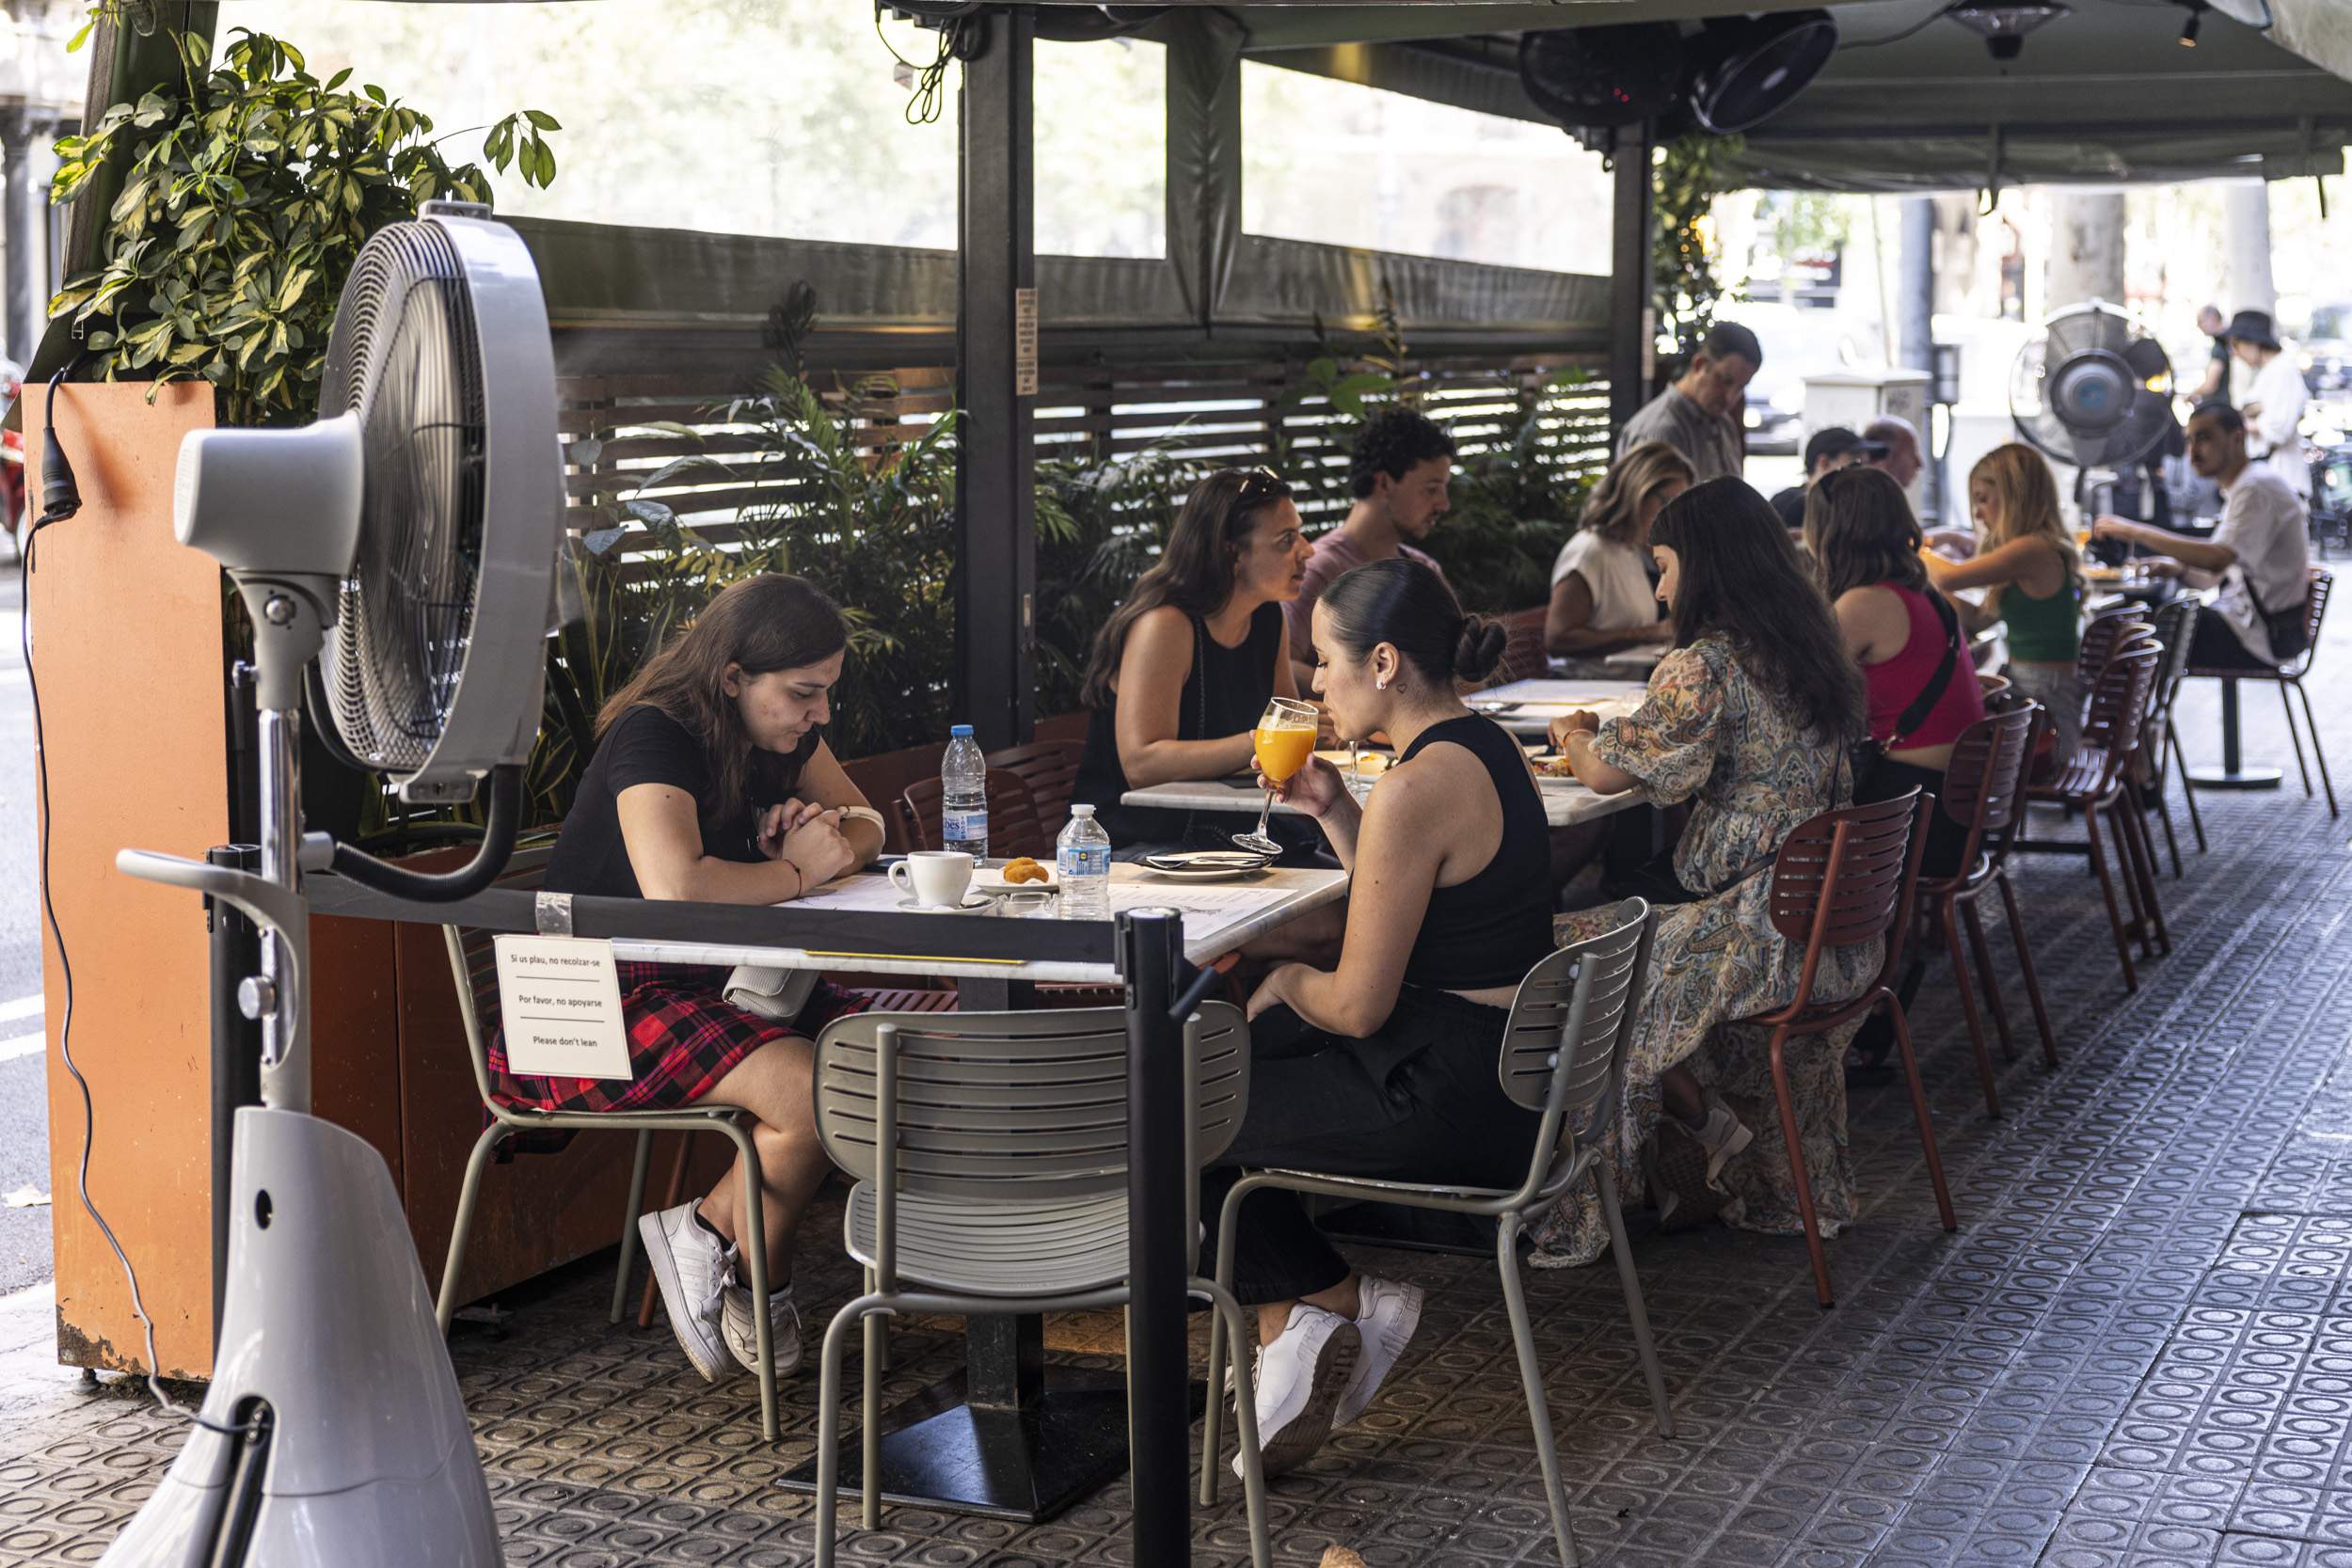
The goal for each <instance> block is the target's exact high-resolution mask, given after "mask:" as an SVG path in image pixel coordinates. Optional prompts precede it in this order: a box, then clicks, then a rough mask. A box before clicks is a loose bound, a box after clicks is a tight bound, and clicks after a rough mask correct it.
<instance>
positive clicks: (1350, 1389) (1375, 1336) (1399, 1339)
mask: <svg viewBox="0 0 2352 1568" xmlns="http://www.w3.org/2000/svg"><path fill="white" fill-rule="evenodd" d="M1357 1290H1358V1292H1359V1295H1360V1296H1361V1298H1362V1299H1361V1301H1360V1302H1359V1306H1360V1307H1362V1308H1363V1310H1362V1311H1360V1312H1359V1313H1358V1314H1357V1317H1356V1333H1357V1335H1358V1336H1359V1338H1361V1340H1362V1341H1363V1349H1362V1352H1361V1354H1359V1355H1358V1356H1357V1358H1356V1370H1354V1371H1352V1372H1350V1373H1349V1374H1348V1377H1347V1383H1346V1386H1343V1388H1341V1390H1340V1402H1339V1407H1338V1408H1337V1409H1336V1410H1334V1411H1332V1413H1331V1424H1332V1425H1333V1426H1335V1427H1343V1426H1347V1425H1350V1424H1352V1423H1353V1422H1354V1421H1355V1419H1356V1418H1358V1417H1359V1416H1361V1415H1362V1414H1363V1413H1364V1412H1365V1411H1366V1410H1368V1409H1370V1408H1371V1407H1372V1402H1373V1397H1374V1396H1375V1395H1376V1394H1378V1393H1379V1392H1380V1385H1381V1384H1382V1383H1383V1382H1385V1381H1386V1380H1387V1378H1388V1375H1389V1372H1390V1370H1391V1369H1393V1368H1394V1367H1395V1366H1396V1358H1397V1357H1398V1356H1400V1355H1402V1354H1405V1346H1406V1342H1407V1341H1409V1340H1410V1339H1411V1338H1412V1337H1413V1330H1415V1329H1416V1328H1419V1327H1420V1326H1421V1303H1422V1290H1421V1287H1420V1286H1418V1285H1406V1284H1403V1283H1401V1282H1399V1281H1397V1280H1393V1279H1373V1278H1371V1277H1369V1276H1367V1277H1365V1278H1364V1279H1362V1280H1360V1281H1359V1283H1358V1286H1357Z"/></svg>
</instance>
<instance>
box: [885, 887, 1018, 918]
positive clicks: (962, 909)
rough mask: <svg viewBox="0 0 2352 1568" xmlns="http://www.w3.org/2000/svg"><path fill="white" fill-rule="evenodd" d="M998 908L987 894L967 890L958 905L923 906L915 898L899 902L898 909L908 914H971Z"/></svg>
mask: <svg viewBox="0 0 2352 1568" xmlns="http://www.w3.org/2000/svg"><path fill="white" fill-rule="evenodd" d="M995 907H996V900H995V899H993V898H991V897H990V896H989V895H987V894H985V893H978V892H975V891H972V890H969V889H967V890H965V893H964V895H963V902H962V903H961V904H960V905H957V904H922V903H917V902H916V901H915V900H914V898H913V897H906V898H901V899H899V900H898V908H899V909H901V910H903V911H906V912H907V913H908V914H971V913H975V912H977V913H983V914H984V913H986V912H987V911H991V910H993V909H994V908H995Z"/></svg>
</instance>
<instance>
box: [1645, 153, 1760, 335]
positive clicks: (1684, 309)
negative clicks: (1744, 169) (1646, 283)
mask: <svg viewBox="0 0 2352 1568" xmlns="http://www.w3.org/2000/svg"><path fill="white" fill-rule="evenodd" d="M1743 145H1744V144H1743V143H1742V142H1741V140H1740V137H1738V136H1717V135H1709V134H1708V133H1707V132H1704V131H1692V132H1691V133H1689V134H1688V135H1683V136H1681V137H1679V138H1677V140H1675V141H1673V142H1670V143H1669V144H1667V145H1666V146H1665V147H1663V148H1661V149H1660V150H1659V153H1658V156H1657V158H1656V160H1655V161H1654V162H1653V163H1652V164H1651V166H1650V177H1651V190H1652V195H1653V198H1654V199H1655V202H1656V205H1657V219H1656V231H1655V233H1654V234H1653V236H1652V238H1651V241H1650V303H1651V307H1652V309H1654V310H1655V311H1656V314H1657V322H1658V350H1659V352H1660V353H1661V354H1666V355H1671V356H1677V357H1680V358H1687V357H1688V356H1690V355H1692V354H1693V353H1695V352H1696V351H1697V349H1698V346H1699V341H1700V340H1701V339H1703V338H1705V337H1706V336H1707V333H1708V328H1710V327H1712V326H1713V325H1715V309H1716V307H1717V306H1718V305H1720V304H1721V303H1722V302H1723V296H1724V285H1723V282H1722V280H1721V279H1720V278H1718V277H1716V276H1715V259H1714V256H1713V254H1712V245H1713V240H1714V217H1713V214H1714V207H1715V198H1717V197H1718V196H1721V195H1722V194H1723V193H1724V192H1725V191H1729V190H1737V189H1738V188H1739V186H1740V177H1739V176H1738V175H1736V174H1734V173H1733V172H1732V170H1731V160H1732V159H1734V158H1736V157H1738V156H1739V154H1740V149H1741V147H1742V146H1743Z"/></svg>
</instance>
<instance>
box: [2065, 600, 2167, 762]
mask: <svg viewBox="0 0 2352 1568" xmlns="http://www.w3.org/2000/svg"><path fill="white" fill-rule="evenodd" d="M2163 657H2164V650H2163V648H2162V647H2161V646H2160V645H2159V644H2158V643H2157V642H2156V641H2155V640H2154V638H2153V636H2151V637H2149V638H2148V639H2146V640H2145V641H2139V642H2137V644H2136V645H2132V646H2127V647H2124V648H2122V650H2121V651H2119V652H2118V653H2117V654H2116V655H2115V657H2112V658H2110V659H2108V660H2107V662H2106V667H2105V668H2104V669H2102V670H2101V671H2100V672H2099V678H2098V681H2097V682H2096V683H2095V684H2094V685H2093V686H2092V687H2091V689H2090V700H2089V702H2088V703H2087V704H2086V705H2085V706H2084V710H2083V730H2082V744H2083V745H2084V746H2085V747H2098V748H2102V749H2104V750H2105V751H2106V753H2107V757H2108V767H2109V768H2110V769H2111V772H2110V777H2109V782H2112V776H2113V772H2115V771H2120V770H2121V769H2122V768H2123V767H2124V765H2125V764H2127V763H2129V762H2130V760H2131V758H2132V756H2133V754H2134V753H2135V752H2137V751H2138V750H2139V736H2140V727H2141V725H2142V724H2143V723H2144V722H2145V721H2146V720H2147V718H2148V698H2149V693H2150V692H2151V691H2152V690H2153V689H2154V686H2155V680H2156V666H2157V665H2158V664H2159V663H2160V662H2161V661H2162V660H2163Z"/></svg>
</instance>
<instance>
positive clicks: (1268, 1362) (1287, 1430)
mask: <svg viewBox="0 0 2352 1568" xmlns="http://www.w3.org/2000/svg"><path fill="white" fill-rule="evenodd" d="M1362 1343H1363V1340H1362V1336H1360V1335H1359V1333H1358V1332H1357V1330H1356V1325H1355V1324H1354V1323H1351V1322H1349V1321H1348V1320H1347V1319H1345V1318H1343V1317H1341V1316H1340V1315H1339V1314H1338V1313H1337V1312H1327V1311H1325V1310H1324V1309H1323V1308H1322V1307H1310V1306H1308V1305H1307V1304H1306V1303H1305V1302H1303V1301H1302V1302H1300V1303H1299V1304H1298V1305H1297V1306H1295V1307H1292V1308H1291V1317H1290V1322H1289V1323H1286V1324H1284V1325H1283V1328H1282V1332H1281V1333H1279V1334H1278V1335H1276V1336H1275V1338H1274V1342H1273V1343H1272V1344H1270V1345H1264V1346H1262V1347H1260V1349H1259V1351H1258V1358H1257V1378H1256V1382H1257V1387H1258V1399H1257V1410H1258V1449H1259V1462H1260V1464H1261V1465H1263V1467H1264V1472H1265V1474H1266V1475H1267V1476H1268V1477H1273V1476H1279V1475H1280V1474H1282V1473H1283V1472H1284V1471H1286V1470H1291V1469H1295V1468H1296V1467H1297V1466H1298V1465H1302V1464H1304V1463H1306V1462H1307V1461H1308V1460H1310V1459H1311V1458H1313V1457H1314V1454H1315V1450H1316V1449H1320V1448H1322V1447H1323V1440H1324V1439H1325V1438H1327V1437H1328V1436H1330V1435H1331V1417H1332V1413H1333V1412H1334V1410H1336V1409H1337V1407H1338V1405H1339V1399H1340V1389H1341V1388H1342V1387H1343V1386H1345V1384H1346V1382H1347V1378H1348V1373H1350V1372H1351V1371H1353V1370H1355V1367H1356V1358H1357V1354H1358V1352H1359V1350H1360V1348H1361V1347H1362ZM1241 1473H1242V1465H1241V1455H1240V1454H1238V1453H1237V1454H1235V1455H1234V1456H1233V1474H1234V1475H1236V1476H1238V1475H1240V1474H1241Z"/></svg>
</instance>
